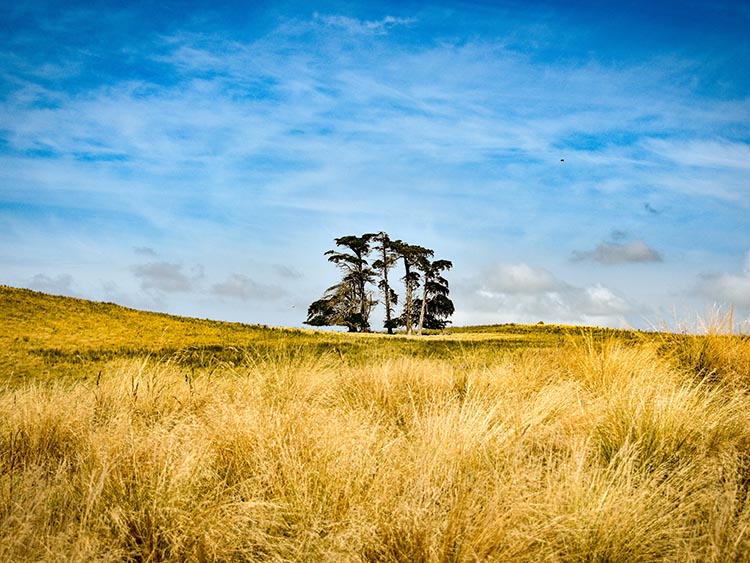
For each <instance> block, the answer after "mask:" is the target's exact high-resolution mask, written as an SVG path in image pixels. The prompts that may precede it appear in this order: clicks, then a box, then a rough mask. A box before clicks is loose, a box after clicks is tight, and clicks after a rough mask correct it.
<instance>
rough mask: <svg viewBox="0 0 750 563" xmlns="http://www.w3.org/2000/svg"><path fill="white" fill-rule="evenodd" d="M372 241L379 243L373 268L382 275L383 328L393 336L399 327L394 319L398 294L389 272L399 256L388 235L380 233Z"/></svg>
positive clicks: (380, 283) (373, 236)
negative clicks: (389, 278) (389, 277)
mask: <svg viewBox="0 0 750 563" xmlns="http://www.w3.org/2000/svg"><path fill="white" fill-rule="evenodd" d="M372 240H373V241H375V242H376V243H377V245H376V246H374V248H373V250H374V252H375V255H376V257H377V259H376V260H375V261H374V262H373V263H372V267H373V269H374V270H376V271H377V272H378V274H379V275H380V280H379V281H378V288H379V289H380V291H381V293H382V294H383V305H384V306H385V322H384V323H383V326H384V327H385V328H386V330H387V331H388V334H393V329H394V328H396V326H397V325H398V320H397V319H395V318H394V317H393V307H394V305H396V304H397V303H398V294H397V293H396V292H395V291H394V290H393V288H392V287H391V285H390V282H389V280H388V271H389V270H390V269H391V268H393V267H394V266H395V265H396V262H397V261H398V258H399V255H398V253H397V252H396V251H395V250H394V246H393V242H392V241H391V239H390V237H389V236H388V233H385V232H383V231H380V232H379V233H378V234H376V235H372Z"/></svg>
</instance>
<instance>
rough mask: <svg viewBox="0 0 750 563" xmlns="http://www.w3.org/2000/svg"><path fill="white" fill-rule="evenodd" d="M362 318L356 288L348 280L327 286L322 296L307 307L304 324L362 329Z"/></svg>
mask: <svg viewBox="0 0 750 563" xmlns="http://www.w3.org/2000/svg"><path fill="white" fill-rule="evenodd" d="M362 321H363V319H362V316H361V312H360V305H359V302H358V299H357V290H356V288H355V286H354V285H352V283H351V281H350V280H343V281H341V282H340V283H337V284H336V285H333V286H331V287H329V288H328V289H327V290H326V292H325V294H324V295H323V297H322V298H320V299H318V300H317V301H314V302H313V303H312V304H311V305H310V306H309V307H308V308H307V320H305V324H308V325H310V326H345V327H347V329H348V330H349V332H357V331H360V330H361V329H362V325H363V322H362Z"/></svg>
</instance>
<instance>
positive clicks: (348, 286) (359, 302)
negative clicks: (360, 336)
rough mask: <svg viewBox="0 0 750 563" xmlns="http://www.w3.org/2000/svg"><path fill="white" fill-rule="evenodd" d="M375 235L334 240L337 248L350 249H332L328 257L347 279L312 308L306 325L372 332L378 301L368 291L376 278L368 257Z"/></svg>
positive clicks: (309, 310)
mask: <svg viewBox="0 0 750 563" xmlns="http://www.w3.org/2000/svg"><path fill="white" fill-rule="evenodd" d="M374 236H375V235H362V236H361V237H358V236H354V235H349V236H344V237H339V238H337V239H334V242H335V243H336V246H340V247H343V248H344V249H346V250H344V251H338V250H329V251H327V252H326V253H325V255H326V256H328V261H329V262H332V263H333V264H336V266H338V267H339V268H340V269H341V270H342V271H343V273H344V277H343V279H342V280H341V282H340V283H338V284H336V285H334V286H331V287H329V288H328V289H327V290H326V293H325V295H324V296H323V298H322V299H319V300H318V301H315V302H314V303H312V304H311V305H310V307H309V308H308V310H307V320H306V321H305V323H306V324H309V325H312V326H333V325H338V326H346V327H347V328H348V329H349V331H350V332H370V320H369V319H370V312H371V311H372V308H373V306H374V305H375V304H376V303H377V301H376V300H373V299H372V294H371V293H370V292H369V291H367V284H369V283H372V282H373V281H374V279H375V272H374V271H373V270H372V268H371V267H370V265H369V264H368V262H367V255H368V254H369V253H370V240H371V239H372V237H374ZM347 251H348V252H347Z"/></svg>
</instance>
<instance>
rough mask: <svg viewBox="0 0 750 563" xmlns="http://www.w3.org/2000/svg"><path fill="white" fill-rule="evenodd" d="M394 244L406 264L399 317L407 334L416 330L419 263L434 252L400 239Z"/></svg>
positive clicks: (400, 324) (419, 277)
mask: <svg viewBox="0 0 750 563" xmlns="http://www.w3.org/2000/svg"><path fill="white" fill-rule="evenodd" d="M392 244H393V248H394V250H395V251H396V253H397V254H398V256H399V258H400V259H401V260H402V262H403V265H404V277H403V278H401V279H402V280H403V282H404V290H405V295H406V296H405V298H404V310H403V312H402V313H401V316H400V317H399V319H398V324H399V326H403V327H405V328H406V334H411V333H412V332H413V331H414V320H415V316H416V315H415V313H416V311H417V309H416V308H415V307H414V292H415V291H416V290H417V289H419V281H420V279H421V276H420V274H419V264H420V262H422V261H424V260H426V259H428V258H429V257H432V256H433V255H434V252H433V251H432V250H430V249H429V248H425V247H424V246H419V245H416V244H407V243H405V242H402V241H400V240H398V241H394V242H393V243H392Z"/></svg>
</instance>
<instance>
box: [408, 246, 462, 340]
mask: <svg viewBox="0 0 750 563" xmlns="http://www.w3.org/2000/svg"><path fill="white" fill-rule="evenodd" d="M452 267H453V263H452V262H451V261H450V260H435V261H430V260H429V259H428V258H426V257H425V258H424V259H423V260H422V261H421V262H420V269H421V270H422V275H423V276H424V281H423V283H422V298H421V299H417V303H416V304H415V305H416V307H418V308H419V311H420V313H419V324H418V325H417V334H422V329H423V328H429V329H439V330H442V329H444V328H445V327H446V325H447V324H448V323H449V322H450V321H448V320H447V319H448V317H450V316H451V315H452V314H453V312H454V311H455V307H454V306H453V301H451V300H450V299H449V298H448V293H449V292H450V290H449V289H448V280H446V279H445V278H444V277H443V275H442V272H443V271H445V270H450V269H451V268H452Z"/></svg>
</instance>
